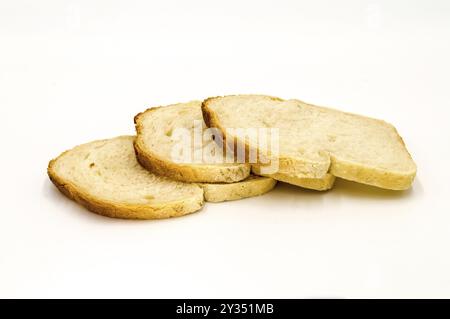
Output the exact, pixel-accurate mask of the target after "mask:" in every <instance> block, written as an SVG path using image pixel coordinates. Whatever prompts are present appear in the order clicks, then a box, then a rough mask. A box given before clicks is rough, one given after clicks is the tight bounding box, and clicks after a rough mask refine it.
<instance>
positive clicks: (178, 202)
mask: <svg viewBox="0 0 450 319" xmlns="http://www.w3.org/2000/svg"><path fill="white" fill-rule="evenodd" d="M133 141H134V137H133V136H120V137H116V138H113V139H108V140H101V141H95V142H91V143H87V144H83V145H80V146H77V147H75V148H73V149H72V150H70V151H66V152H64V153H62V154H61V155H60V156H59V157H57V158H56V159H54V160H52V161H50V163H49V166H48V175H49V177H50V179H51V181H52V182H53V183H54V184H55V185H56V187H58V189H59V190H60V191H61V192H62V193H63V194H64V195H66V196H67V197H69V198H71V199H73V200H75V201H76V202H78V203H80V204H81V205H83V206H85V207H86V208H87V209H89V210H90V211H92V212H94V213H97V214H100V215H104V216H108V217H115V218H126V219H159V218H169V217H176V216H182V215H186V214H189V213H192V212H195V211H197V210H199V209H201V208H202V206H203V190H202V188H201V187H200V186H198V185H196V184H187V183H181V182H177V181H173V180H170V179H168V178H165V177H161V176H158V175H154V174H152V173H150V172H148V171H147V170H146V169H144V168H142V167H141V166H140V165H139V163H138V162H137V161H136V156H135V154H134V148H133Z"/></svg>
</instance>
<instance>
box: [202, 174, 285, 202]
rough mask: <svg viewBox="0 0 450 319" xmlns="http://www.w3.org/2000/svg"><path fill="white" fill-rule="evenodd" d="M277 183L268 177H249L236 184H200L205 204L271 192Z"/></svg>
mask: <svg viewBox="0 0 450 319" xmlns="http://www.w3.org/2000/svg"><path fill="white" fill-rule="evenodd" d="M276 184H277V181H276V180H274V179H273V178H270V177H262V176H255V175H250V176H249V177H247V178H246V179H244V180H243V181H240V182H236V183H216V184H208V183H200V184H199V185H200V186H201V187H202V188H203V191H204V196H205V200H206V201H207V202H224V201H230V200H237V199H243V198H248V197H254V196H259V195H262V194H265V193H267V192H268V191H270V190H272V189H273V188H274V187H275V185H276Z"/></svg>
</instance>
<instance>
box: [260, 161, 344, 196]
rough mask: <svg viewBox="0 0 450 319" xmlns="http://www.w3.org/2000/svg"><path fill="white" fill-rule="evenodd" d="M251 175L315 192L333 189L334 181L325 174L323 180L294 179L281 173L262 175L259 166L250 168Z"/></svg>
mask: <svg viewBox="0 0 450 319" xmlns="http://www.w3.org/2000/svg"><path fill="white" fill-rule="evenodd" d="M252 173H253V174H256V175H261V176H267V177H271V178H273V179H276V180H277V181H280V182H284V183H288V184H292V185H295V186H300V187H303V188H307V189H312V190H316V191H326V190H329V189H331V188H333V185H334V181H335V179H336V177H334V176H333V175H331V174H326V175H325V177H324V178H306V177H295V176H290V175H286V174H283V173H275V174H263V173H262V172H261V169H260V167H259V166H252Z"/></svg>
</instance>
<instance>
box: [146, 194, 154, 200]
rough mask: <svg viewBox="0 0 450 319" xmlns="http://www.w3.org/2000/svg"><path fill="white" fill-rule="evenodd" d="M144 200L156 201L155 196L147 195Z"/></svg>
mask: <svg viewBox="0 0 450 319" xmlns="http://www.w3.org/2000/svg"><path fill="white" fill-rule="evenodd" d="M144 198H145V199H146V200H153V199H155V196H153V195H145V196H144Z"/></svg>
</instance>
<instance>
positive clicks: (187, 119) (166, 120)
mask: <svg viewBox="0 0 450 319" xmlns="http://www.w3.org/2000/svg"><path fill="white" fill-rule="evenodd" d="M134 121H135V124H136V131H137V138H136V142H135V149H136V155H137V158H138V161H139V163H141V165H142V166H144V167H145V168H147V169H148V170H150V171H152V172H155V173H157V174H159V175H163V176H166V177H169V178H172V179H175V180H178V181H184V182H204V183H233V182H238V181H241V180H243V179H245V178H247V177H248V176H249V175H250V165H249V164H245V163H237V162H234V161H233V160H231V162H230V163H227V162H226V160H225V158H224V157H220V158H219V160H221V162H222V163H217V162H216V163H211V162H208V161H207V160H205V158H203V155H211V154H209V153H208V154H207V152H209V151H210V150H211V149H210V148H208V147H209V146H210V143H213V144H215V143H214V141H212V140H210V141H203V146H204V147H203V148H202V149H201V150H200V155H201V156H200V160H199V161H195V157H194V154H193V150H194V143H192V144H191V146H192V148H191V150H190V151H191V152H192V154H190V155H191V156H190V157H191V160H190V161H186V162H180V161H175V160H174V159H173V155H172V154H173V153H172V152H173V150H174V147H175V146H176V145H177V143H179V141H178V140H177V136H174V135H176V134H175V132H176V130H180V129H185V130H186V131H187V132H189V134H193V133H194V130H195V127H194V125H195V123H200V126H201V127H200V131H201V132H203V129H205V128H206V126H205V124H204V122H203V116H202V111H201V102H200V101H192V102H189V103H180V104H173V105H169V106H164V107H156V108H151V109H148V110H147V111H145V112H143V113H140V114H138V115H136V117H135V119H134ZM197 151H198V150H197ZM197 154H198V153H197Z"/></svg>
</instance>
